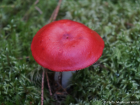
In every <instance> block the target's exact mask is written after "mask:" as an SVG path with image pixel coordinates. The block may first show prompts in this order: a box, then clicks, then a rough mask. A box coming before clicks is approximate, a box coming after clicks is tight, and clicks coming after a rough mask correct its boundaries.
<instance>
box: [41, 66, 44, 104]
mask: <svg viewBox="0 0 140 105" xmlns="http://www.w3.org/2000/svg"><path fill="white" fill-rule="evenodd" d="M44 72H45V70H44V68H43V72H42V86H41V105H43V101H44Z"/></svg>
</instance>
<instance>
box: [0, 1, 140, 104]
mask: <svg viewBox="0 0 140 105" xmlns="http://www.w3.org/2000/svg"><path fill="white" fill-rule="evenodd" d="M56 5H57V0H40V1H39V3H38V4H36V5H35V4H34V2H33V1H32V0H1V1H0V105H40V103H41V102H40V100H41V97H40V96H41V73H42V68H41V67H40V66H39V65H38V64H37V63H36V62H35V61H34V59H33V57H32V55H31V50H30V45H31V41H32V38H33V36H34V35H35V34H36V32H37V31H38V30H39V29H40V28H41V27H42V26H44V25H45V24H47V23H48V20H49V18H50V16H51V14H52V12H53V10H54V9H55V7H56ZM36 6H37V7H38V8H39V9H40V10H41V11H39V10H37V7H36ZM139 7H140V1H139V0H63V2H62V5H61V8H60V11H59V14H58V17H57V20H59V19H72V20H74V21H79V22H81V23H83V24H85V25H87V26H88V27H90V28H91V29H93V30H95V31H96V32H97V33H99V35H101V37H102V38H103V39H104V41H105V49H104V52H103V55H102V57H101V58H100V59H99V61H98V62H97V63H95V64H94V65H92V66H90V67H88V68H86V69H85V70H80V71H78V73H77V74H76V75H74V76H73V79H72V85H73V89H72V91H71V93H70V95H68V96H67V97H66V99H65V101H63V102H62V103H64V104H65V105H102V104H105V105H106V104H111V103H109V101H114V102H115V101H119V102H122V101H123V102H130V101H135V102H136V103H135V105H139V104H140V101H139V100H140V8H139ZM44 95H45V96H44V105H54V104H55V103H56V101H57V100H54V99H53V98H52V97H50V96H49V92H48V88H47V84H46V85H45V90H44ZM105 101H108V103H105Z"/></svg>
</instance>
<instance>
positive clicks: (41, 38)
mask: <svg viewBox="0 0 140 105" xmlns="http://www.w3.org/2000/svg"><path fill="white" fill-rule="evenodd" d="M103 49H104V41H103V39H102V38H101V37H100V36H99V35H98V34H97V33H96V32H95V31H93V30H91V29H89V28H88V27H87V26H85V25H84V24H81V23H78V22H75V21H72V20H66V19H65V20H59V21H55V22H52V23H49V24H47V25H45V26H44V27H42V28H41V29H40V30H39V31H38V32H37V33H36V35H35V36H34V38H33V41H32V44H31V51H32V55H33V57H34V59H35V60H36V62H37V63H38V64H40V65H41V66H43V67H44V68H48V69H49V70H52V71H75V70H80V69H83V68H86V67H88V66H90V65H92V64H93V63H95V62H96V61H97V60H98V59H99V58H100V56H101V55H102V52H103Z"/></svg>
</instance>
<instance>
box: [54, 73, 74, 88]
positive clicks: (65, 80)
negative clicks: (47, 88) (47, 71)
mask: <svg viewBox="0 0 140 105" xmlns="http://www.w3.org/2000/svg"><path fill="white" fill-rule="evenodd" d="M75 72H76V71H64V72H62V79H61V83H62V87H63V88H67V87H68V85H69V84H70V79H71V77H72V75H73V73H75ZM59 74H60V72H55V75H54V80H55V81H58V79H59V76H60V75H59Z"/></svg>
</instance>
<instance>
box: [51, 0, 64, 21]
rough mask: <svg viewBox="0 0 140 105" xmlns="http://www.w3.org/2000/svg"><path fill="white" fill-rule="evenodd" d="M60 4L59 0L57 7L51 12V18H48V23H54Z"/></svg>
mask: <svg viewBox="0 0 140 105" xmlns="http://www.w3.org/2000/svg"><path fill="white" fill-rule="evenodd" d="M61 2H62V0H59V2H58V5H57V7H56V8H55V10H54V11H53V13H52V15H51V17H50V19H49V23H50V22H51V21H55V19H56V17H57V15H58V12H59V9H60V5H61Z"/></svg>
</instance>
